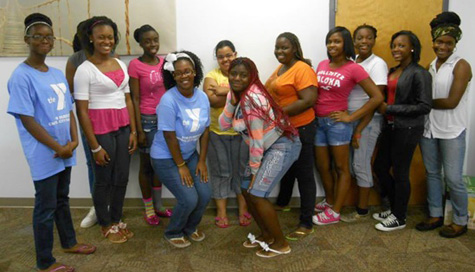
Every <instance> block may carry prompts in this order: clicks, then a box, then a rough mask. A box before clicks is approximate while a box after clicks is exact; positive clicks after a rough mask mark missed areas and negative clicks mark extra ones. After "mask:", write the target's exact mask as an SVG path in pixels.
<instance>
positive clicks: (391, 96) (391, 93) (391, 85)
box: [386, 77, 399, 121]
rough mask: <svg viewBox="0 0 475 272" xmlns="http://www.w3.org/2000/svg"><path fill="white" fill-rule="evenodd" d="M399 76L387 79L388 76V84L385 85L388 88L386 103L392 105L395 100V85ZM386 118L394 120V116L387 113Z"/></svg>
mask: <svg viewBox="0 0 475 272" xmlns="http://www.w3.org/2000/svg"><path fill="white" fill-rule="evenodd" d="M398 80H399V78H398V77H397V78H395V79H389V78H388V86H387V87H386V88H387V90H388V101H387V104H388V105H394V102H395V101H396V87H397V81H398ZM386 119H387V120H389V121H394V116H392V115H389V114H387V115H386Z"/></svg>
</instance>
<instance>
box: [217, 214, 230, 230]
mask: <svg viewBox="0 0 475 272" xmlns="http://www.w3.org/2000/svg"><path fill="white" fill-rule="evenodd" d="M226 221H228V218H227V217H219V216H216V217H215V218H214V224H215V225H216V226H218V228H222V229H225V228H227V227H229V224H228V223H226Z"/></svg>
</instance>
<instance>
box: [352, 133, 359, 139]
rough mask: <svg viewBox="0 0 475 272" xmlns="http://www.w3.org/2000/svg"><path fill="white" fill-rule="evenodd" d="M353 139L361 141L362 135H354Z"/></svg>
mask: <svg viewBox="0 0 475 272" xmlns="http://www.w3.org/2000/svg"><path fill="white" fill-rule="evenodd" d="M353 138H356V139H361V134H359V133H356V134H353Z"/></svg>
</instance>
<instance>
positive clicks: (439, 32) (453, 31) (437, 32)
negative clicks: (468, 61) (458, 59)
mask: <svg viewBox="0 0 475 272" xmlns="http://www.w3.org/2000/svg"><path fill="white" fill-rule="evenodd" d="M431 34H432V41H435V39H437V38H439V37H440V36H444V35H449V36H451V37H453V38H454V39H455V43H458V41H460V39H461V38H462V30H461V29H460V27H459V26H458V25H454V24H444V25H440V26H438V27H435V28H433V29H432V31H431Z"/></svg>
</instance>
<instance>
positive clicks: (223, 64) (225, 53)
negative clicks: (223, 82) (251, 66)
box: [216, 46, 236, 75]
mask: <svg viewBox="0 0 475 272" xmlns="http://www.w3.org/2000/svg"><path fill="white" fill-rule="evenodd" d="M235 58H236V52H233V50H232V49H231V48H230V47H229V46H224V47H221V48H219V49H218V50H217V51H216V59H217V60H218V65H219V69H220V70H221V72H222V73H223V74H225V75H227V74H228V70H229V65H230V64H231V61H233V60H234V59H235Z"/></svg>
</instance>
